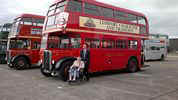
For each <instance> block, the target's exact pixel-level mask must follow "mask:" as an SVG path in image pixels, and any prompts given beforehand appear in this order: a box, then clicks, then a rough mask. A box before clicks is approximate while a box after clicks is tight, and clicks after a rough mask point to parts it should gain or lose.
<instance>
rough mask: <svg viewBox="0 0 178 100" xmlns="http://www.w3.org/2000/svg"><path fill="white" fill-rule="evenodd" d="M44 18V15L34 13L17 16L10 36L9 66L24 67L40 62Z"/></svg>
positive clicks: (8, 48)
mask: <svg viewBox="0 0 178 100" xmlns="http://www.w3.org/2000/svg"><path fill="white" fill-rule="evenodd" d="M44 19H45V17H44V16H40V15H33V14H22V15H20V16H18V17H17V18H15V20H14V22H13V26H12V29H11V32H10V34H9V36H8V47H7V63H8V65H9V67H11V68H16V69H22V68H28V67H30V66H32V65H37V64H38V62H39V51H40V45H41V33H42V28H43V23H44Z"/></svg>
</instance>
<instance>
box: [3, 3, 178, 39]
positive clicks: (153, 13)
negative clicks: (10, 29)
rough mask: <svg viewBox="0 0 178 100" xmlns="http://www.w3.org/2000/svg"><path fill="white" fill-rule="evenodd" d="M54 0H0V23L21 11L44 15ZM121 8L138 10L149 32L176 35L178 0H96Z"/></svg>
mask: <svg viewBox="0 0 178 100" xmlns="http://www.w3.org/2000/svg"><path fill="white" fill-rule="evenodd" d="M53 1H54V0H0V3H1V6H0V12H1V13H0V23H5V22H9V21H11V20H13V18H14V17H15V16H16V15H18V14H21V13H34V14H40V15H46V12H47V9H48V7H49V5H50V4H51V3H52V2H53ZM97 1H99V2H103V3H108V4H111V5H115V6H118V7H121V8H127V9H130V10H134V11H138V12H141V13H143V14H145V15H146V16H147V17H148V19H149V24H150V32H151V33H163V34H164V33H165V34H170V35H171V36H172V35H173V36H176V35H177V36H178V28H177V26H178V21H177V19H176V18H177V17H178V14H177V12H178V0H97Z"/></svg>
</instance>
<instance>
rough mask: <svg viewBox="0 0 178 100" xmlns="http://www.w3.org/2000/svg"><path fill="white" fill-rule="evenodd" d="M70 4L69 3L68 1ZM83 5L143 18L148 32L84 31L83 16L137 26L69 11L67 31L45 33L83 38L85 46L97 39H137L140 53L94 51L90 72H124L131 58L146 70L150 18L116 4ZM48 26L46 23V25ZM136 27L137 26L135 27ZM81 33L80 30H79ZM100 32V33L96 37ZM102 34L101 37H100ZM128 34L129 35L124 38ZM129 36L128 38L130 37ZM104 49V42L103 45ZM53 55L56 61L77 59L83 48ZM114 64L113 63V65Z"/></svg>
mask: <svg viewBox="0 0 178 100" xmlns="http://www.w3.org/2000/svg"><path fill="white" fill-rule="evenodd" d="M60 1H62V0H56V1H55V3H57V2H60ZM67 1H69V0H67ZM79 1H81V2H88V3H91V4H96V5H100V6H102V7H109V8H112V9H117V10H120V11H124V12H127V13H131V14H134V15H137V16H142V17H144V18H145V20H146V31H147V32H146V33H147V34H133V33H124V32H120V33H118V32H114V31H108V30H100V29H94V28H84V27H80V26H79V16H85V17H91V18H96V19H103V20H108V21H113V22H118V23H125V24H133V23H130V22H127V21H121V20H116V19H114V18H105V17H102V16H91V15H87V14H84V13H83V12H82V13H77V12H68V11H66V10H65V12H68V13H69V19H68V22H67V27H66V28H65V29H63V28H61V30H60V31H59V28H54V29H49V30H45V31H44V32H43V34H47V35H60V34H73V35H80V37H81V39H82V40H81V44H83V43H84V39H85V38H97V39H100V40H102V39H112V40H117V39H125V40H137V41H138V49H137V50H131V49H126V50H125V49H124V50H123V49H118V48H113V49H105V48H99V49H98V48H97V49H95V48H90V67H89V71H90V72H99V71H105V70H116V69H123V68H126V66H127V64H128V60H129V59H130V57H131V56H135V57H136V58H137V59H138V65H139V67H142V65H141V40H144V39H148V34H149V25H148V20H147V18H146V17H145V16H144V15H143V14H142V13H138V12H135V11H131V10H128V9H124V8H119V7H115V6H112V5H108V4H104V3H100V2H97V1H95V0H79ZM45 25H46V24H45ZM133 25H135V24H133ZM136 25H138V26H142V25H139V24H136ZM76 30H79V31H76ZM96 33H97V34H96ZM98 33H101V34H98ZM102 33H117V34H120V35H121V36H114V35H106V34H102ZM124 35H125V36H124ZM126 35H128V36H126ZM100 47H101V43H100ZM48 50H50V51H51V52H52V60H54V61H55V62H58V61H59V60H60V59H62V58H64V57H68V56H71V57H77V56H79V53H80V50H81V48H80V49H58V50H57V49H48ZM43 51H44V49H43V48H42V49H41V54H40V55H41V59H43ZM109 61H111V62H109Z"/></svg>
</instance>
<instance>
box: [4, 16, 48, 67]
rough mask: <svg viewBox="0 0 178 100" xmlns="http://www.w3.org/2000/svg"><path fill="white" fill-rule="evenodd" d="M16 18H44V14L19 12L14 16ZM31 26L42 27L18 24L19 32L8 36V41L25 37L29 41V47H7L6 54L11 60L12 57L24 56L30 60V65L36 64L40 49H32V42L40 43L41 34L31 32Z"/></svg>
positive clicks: (32, 26)
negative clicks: (19, 13)
mask: <svg viewBox="0 0 178 100" xmlns="http://www.w3.org/2000/svg"><path fill="white" fill-rule="evenodd" d="M18 18H33V19H41V20H44V19H45V16H40V15H34V14H21V15H19V16H18V17H16V18H15V19H18ZM32 28H39V29H42V28H43V27H42V26H34V25H24V24H19V33H18V34H17V35H12V36H9V37H8V41H10V40H19V39H25V40H29V41H30V48H28V49H20V48H13V49H9V48H8V50H7V55H9V54H10V57H11V58H9V59H10V60H12V59H13V58H14V57H18V56H26V57H28V58H29V60H30V65H36V64H37V63H38V62H39V60H40V55H39V51H40V49H32V47H33V46H34V42H39V43H41V34H31V30H32ZM7 61H8V60H7Z"/></svg>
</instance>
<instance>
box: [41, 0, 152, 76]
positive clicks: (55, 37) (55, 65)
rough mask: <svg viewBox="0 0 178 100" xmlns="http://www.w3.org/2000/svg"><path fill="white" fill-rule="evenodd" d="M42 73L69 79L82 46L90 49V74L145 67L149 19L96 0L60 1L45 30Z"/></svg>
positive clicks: (134, 69) (47, 19)
mask: <svg viewBox="0 0 178 100" xmlns="http://www.w3.org/2000/svg"><path fill="white" fill-rule="evenodd" d="M43 28H44V29H43V36H42V44H41V52H40V53H41V63H42V66H41V72H42V74H43V75H45V76H58V75H59V76H62V78H63V79H66V78H67V75H68V69H69V67H70V65H71V64H72V62H73V60H74V59H75V57H77V56H79V53H80V50H81V48H82V46H81V45H83V44H85V43H86V44H88V45H89V48H90V64H89V72H90V73H93V72H100V71H107V70H118V69H124V68H127V69H128V71H129V72H136V71H137V70H139V69H140V67H142V63H141V56H142V53H141V52H142V45H141V44H142V43H141V41H142V40H144V39H147V38H148V34H149V25H148V20H147V18H146V17H145V15H143V14H142V13H138V12H135V11H131V10H128V9H123V8H119V7H115V6H112V5H108V4H104V3H100V2H97V1H95V0H57V1H56V2H55V3H54V4H53V5H51V6H50V8H49V10H48V13H47V17H46V22H45V25H44V27H43Z"/></svg>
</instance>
